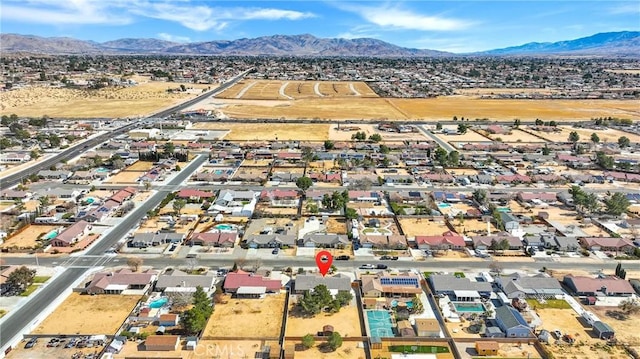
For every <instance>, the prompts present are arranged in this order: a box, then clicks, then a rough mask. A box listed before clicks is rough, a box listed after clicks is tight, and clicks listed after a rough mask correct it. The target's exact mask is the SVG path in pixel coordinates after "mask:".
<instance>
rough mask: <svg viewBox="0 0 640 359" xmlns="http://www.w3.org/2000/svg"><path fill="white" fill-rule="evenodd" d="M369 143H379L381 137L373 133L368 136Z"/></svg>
mask: <svg viewBox="0 0 640 359" xmlns="http://www.w3.org/2000/svg"><path fill="white" fill-rule="evenodd" d="M369 141H371V142H380V141H382V136H380V134H379V133H374V134H373V135H371V136H369Z"/></svg>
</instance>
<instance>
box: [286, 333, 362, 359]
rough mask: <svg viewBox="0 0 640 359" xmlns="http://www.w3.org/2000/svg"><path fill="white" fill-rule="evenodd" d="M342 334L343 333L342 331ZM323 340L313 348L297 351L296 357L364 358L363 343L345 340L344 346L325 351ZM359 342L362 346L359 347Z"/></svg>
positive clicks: (318, 358) (308, 358)
mask: <svg viewBox="0 0 640 359" xmlns="http://www.w3.org/2000/svg"><path fill="white" fill-rule="evenodd" d="M340 334H342V333H340ZM321 344H322V342H320V341H317V342H316V345H315V346H314V347H313V348H309V349H307V350H303V351H296V359H334V358H341V359H364V358H365V354H364V349H363V348H362V343H360V342H352V341H343V342H342V346H341V347H340V348H338V350H336V351H335V352H323V351H322V350H320V345H321ZM358 344H359V346H360V347H358Z"/></svg>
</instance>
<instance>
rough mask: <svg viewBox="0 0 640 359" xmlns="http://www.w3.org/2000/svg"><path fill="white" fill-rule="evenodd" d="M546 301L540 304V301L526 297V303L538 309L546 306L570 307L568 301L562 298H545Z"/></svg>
mask: <svg viewBox="0 0 640 359" xmlns="http://www.w3.org/2000/svg"><path fill="white" fill-rule="evenodd" d="M545 301H546V303H545V304H542V303H540V302H538V300H537V299H527V303H528V304H529V306H530V307H531V308H534V309H535V308H538V309H547V308H551V309H571V305H569V303H567V302H566V301H565V300H563V299H547V300H545Z"/></svg>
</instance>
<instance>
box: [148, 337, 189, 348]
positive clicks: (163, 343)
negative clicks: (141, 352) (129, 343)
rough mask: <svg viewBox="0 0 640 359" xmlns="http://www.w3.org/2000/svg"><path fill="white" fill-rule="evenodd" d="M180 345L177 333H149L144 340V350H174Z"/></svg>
mask: <svg viewBox="0 0 640 359" xmlns="http://www.w3.org/2000/svg"><path fill="white" fill-rule="evenodd" d="M178 345H180V336H179V335H150V336H149V337H147V340H145V341H144V349H145V350H146V351H174V350H178Z"/></svg>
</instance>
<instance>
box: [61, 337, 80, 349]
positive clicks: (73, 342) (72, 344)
mask: <svg viewBox="0 0 640 359" xmlns="http://www.w3.org/2000/svg"><path fill="white" fill-rule="evenodd" d="M76 342H77V341H76V339H75V338H71V339H69V341H68V342H67V344H65V345H64V347H65V348H66V349H69V348H73V347H75V346H76Z"/></svg>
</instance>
